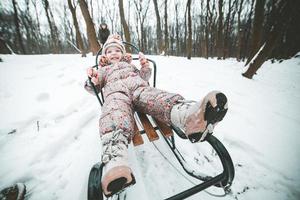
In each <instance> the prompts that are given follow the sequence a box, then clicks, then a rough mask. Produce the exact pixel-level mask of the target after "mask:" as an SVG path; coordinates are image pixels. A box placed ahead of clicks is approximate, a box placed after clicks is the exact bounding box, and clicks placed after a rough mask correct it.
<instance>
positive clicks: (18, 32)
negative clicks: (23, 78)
mask: <svg viewBox="0 0 300 200" xmlns="http://www.w3.org/2000/svg"><path fill="white" fill-rule="evenodd" d="M12 4H13V8H14V22H15V26H16V32H17V40H18V42H19V45H20V48H21V53H23V54H26V49H25V46H24V43H23V39H22V35H21V30H20V21H19V16H18V10H17V5H16V4H17V3H16V0H12Z"/></svg>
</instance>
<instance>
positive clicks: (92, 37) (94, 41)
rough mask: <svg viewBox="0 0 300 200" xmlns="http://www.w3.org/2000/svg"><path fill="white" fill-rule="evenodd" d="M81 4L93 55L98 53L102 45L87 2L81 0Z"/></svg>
mask: <svg viewBox="0 0 300 200" xmlns="http://www.w3.org/2000/svg"><path fill="white" fill-rule="evenodd" d="M79 6H80V9H81V13H82V15H83V18H84V21H85V23H86V32H87V36H88V41H89V45H90V49H91V51H92V53H93V55H96V54H97V52H98V51H99V49H100V45H99V43H98V41H97V37H96V32H95V27H94V23H93V21H92V18H91V16H90V13H89V10H88V6H87V4H86V2H85V1H84V0H79Z"/></svg>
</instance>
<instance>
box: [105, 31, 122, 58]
mask: <svg viewBox="0 0 300 200" xmlns="http://www.w3.org/2000/svg"><path fill="white" fill-rule="evenodd" d="M109 47H118V48H119V49H121V51H122V53H123V54H125V53H126V51H125V46H124V44H123V42H122V39H121V36H120V35H118V34H112V35H110V36H109V37H108V38H107V40H106V42H105V43H104V45H103V48H102V55H105V54H106V51H107V49H108V48H109Z"/></svg>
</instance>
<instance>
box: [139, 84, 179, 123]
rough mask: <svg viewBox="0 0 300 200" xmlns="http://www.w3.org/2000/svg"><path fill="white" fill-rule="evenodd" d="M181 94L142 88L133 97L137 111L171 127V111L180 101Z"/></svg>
mask: <svg viewBox="0 0 300 200" xmlns="http://www.w3.org/2000/svg"><path fill="white" fill-rule="evenodd" d="M183 99H184V98H183V97H182V96H181V95H179V94H174V93H169V92H166V91H163V90H160V89H157V88H153V87H140V88H138V89H137V90H136V91H135V92H134V95H133V103H134V106H135V109H136V110H138V111H140V112H142V113H146V114H149V115H151V116H152V117H154V118H156V119H158V120H160V121H162V122H164V123H166V124H168V125H171V110H172V108H173V106H174V105H176V104H177V103H178V101H179V100H183Z"/></svg>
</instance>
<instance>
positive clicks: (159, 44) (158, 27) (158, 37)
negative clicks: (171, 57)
mask: <svg viewBox="0 0 300 200" xmlns="http://www.w3.org/2000/svg"><path fill="white" fill-rule="evenodd" d="M153 3H154V9H155V16H156V40H157V48H158V52H159V53H161V52H162V50H163V44H162V31H161V24H160V16H159V10H158V4H157V0H153Z"/></svg>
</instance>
